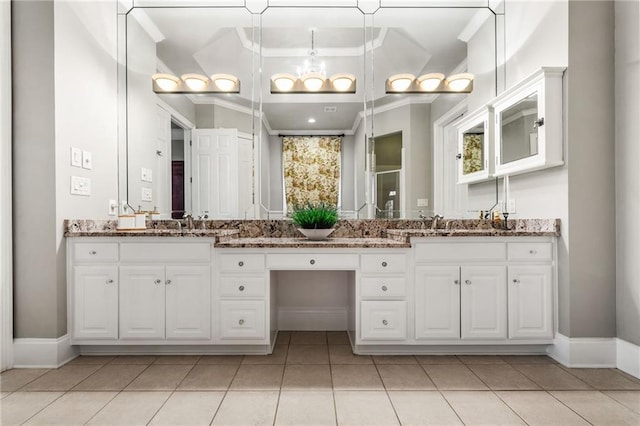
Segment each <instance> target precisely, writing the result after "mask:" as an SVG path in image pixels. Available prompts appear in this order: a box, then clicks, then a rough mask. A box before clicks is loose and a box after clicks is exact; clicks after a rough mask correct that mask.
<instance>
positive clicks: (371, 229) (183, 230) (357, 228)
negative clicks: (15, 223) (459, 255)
mask: <svg viewBox="0 0 640 426" xmlns="http://www.w3.org/2000/svg"><path fill="white" fill-rule="evenodd" d="M431 225H432V224H431V221H430V220H389V219H370V220H367V219H359V220H341V221H339V222H338V223H337V224H336V226H335V231H334V232H333V233H332V234H331V238H329V239H327V240H325V241H310V240H307V239H305V238H304V237H303V235H302V234H300V232H299V231H298V230H297V229H296V228H295V226H294V225H293V223H292V222H291V221H290V220H204V221H194V227H193V229H187V227H186V226H185V224H184V221H180V223H179V222H178V221H176V220H157V221H147V228H146V229H142V230H130V231H125V230H118V229H117V221H115V220H66V221H65V224H64V226H65V236H66V237H213V238H215V239H216V242H215V244H216V246H217V247H226V248H243V247H290V248H297V247H326V248H330V247H381V248H385V247H410V244H409V242H410V239H411V238H412V237H473V236H476V237H523V236H554V237H557V236H560V220H559V219H515V220H509V222H508V228H509V229H501V228H497V227H494V226H495V225H494V224H493V223H492V222H491V221H488V220H477V219H443V220H441V221H440V222H439V223H438V226H437V229H431Z"/></svg>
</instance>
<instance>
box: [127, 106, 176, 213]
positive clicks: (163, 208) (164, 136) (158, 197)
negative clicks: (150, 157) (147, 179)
mask: <svg viewBox="0 0 640 426" xmlns="http://www.w3.org/2000/svg"><path fill="white" fill-rule="evenodd" d="M154 154H155V156H156V167H155V170H154V173H153V174H152V176H151V179H152V180H153V189H154V190H153V197H154V198H155V199H154V200H153V206H154V207H158V209H159V210H158V211H160V212H162V213H163V214H167V215H168V216H167V217H171V114H170V113H169V112H167V111H166V110H165V109H163V108H162V107H160V106H159V105H158V106H157V107H156V152H155V153H154ZM143 185H144V183H143ZM133 207H137V206H133Z"/></svg>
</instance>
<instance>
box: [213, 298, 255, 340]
mask: <svg viewBox="0 0 640 426" xmlns="http://www.w3.org/2000/svg"><path fill="white" fill-rule="evenodd" d="M219 321H220V338H221V339H229V340H244V339H249V340H263V339H264V338H265V336H266V321H265V305H264V302H263V301H222V302H220V317H219Z"/></svg>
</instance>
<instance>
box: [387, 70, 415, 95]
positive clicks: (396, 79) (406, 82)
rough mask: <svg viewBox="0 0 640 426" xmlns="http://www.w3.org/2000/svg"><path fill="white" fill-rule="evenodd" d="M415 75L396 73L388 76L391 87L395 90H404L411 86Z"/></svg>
mask: <svg viewBox="0 0 640 426" xmlns="http://www.w3.org/2000/svg"><path fill="white" fill-rule="evenodd" d="M413 80H415V77H414V76H413V74H396V75H392V76H391V77H389V82H390V83H391V88H392V89H393V90H394V91H396V92H404V91H405V90H407V89H408V88H409V86H411V83H413Z"/></svg>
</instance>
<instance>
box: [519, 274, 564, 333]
mask: <svg viewBox="0 0 640 426" xmlns="http://www.w3.org/2000/svg"><path fill="white" fill-rule="evenodd" d="M508 282H509V338H510V339H518V338H548V339H551V338H552V337H553V297H552V288H553V286H552V280H551V266H550V265H537V266H509V279H508Z"/></svg>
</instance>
